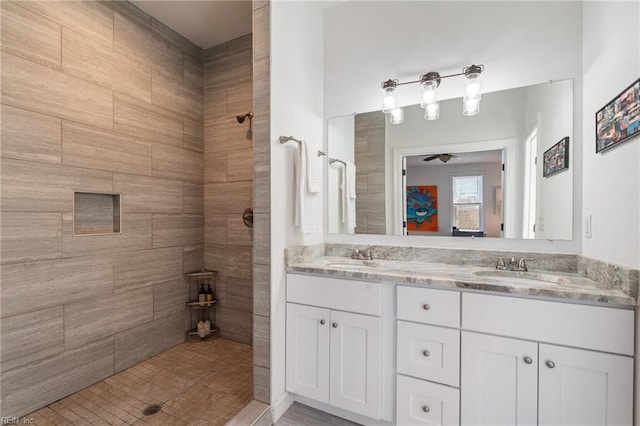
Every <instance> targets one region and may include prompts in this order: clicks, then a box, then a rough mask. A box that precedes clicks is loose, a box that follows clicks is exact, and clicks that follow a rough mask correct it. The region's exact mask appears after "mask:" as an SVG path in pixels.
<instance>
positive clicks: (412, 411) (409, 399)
mask: <svg viewBox="0 0 640 426" xmlns="http://www.w3.org/2000/svg"><path fill="white" fill-rule="evenodd" d="M397 383H398V391H397V398H396V401H397V406H396V408H397V413H396V424H398V425H400V426H403V425H404V426H417V425H447V426H449V425H451V426H453V425H459V412H460V393H459V392H460V391H459V390H458V389H454V388H450V387H447V386H443V385H438V384H435V383H430V382H425V381H423V380H418V379H413V378H411V377H405V376H398V382H397Z"/></svg>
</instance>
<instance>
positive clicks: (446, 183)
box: [407, 160, 502, 238]
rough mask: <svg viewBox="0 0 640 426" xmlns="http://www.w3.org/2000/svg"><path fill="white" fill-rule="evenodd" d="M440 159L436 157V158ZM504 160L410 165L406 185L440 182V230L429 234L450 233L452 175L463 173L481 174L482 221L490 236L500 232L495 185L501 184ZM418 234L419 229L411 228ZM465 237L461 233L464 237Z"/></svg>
mask: <svg viewBox="0 0 640 426" xmlns="http://www.w3.org/2000/svg"><path fill="white" fill-rule="evenodd" d="M435 161H437V160H435ZM500 168H501V163H475V164H460V165H455V164H445V165H437V166H426V167H407V186H410V185H437V186H438V232H437V233H431V232H428V233H427V234H430V235H451V218H452V212H451V209H452V201H451V200H452V195H453V194H452V192H453V191H452V182H453V181H452V178H453V176H462V175H474V174H475V175H482V185H483V194H482V198H483V207H484V209H483V213H482V214H483V221H484V231H485V234H486V236H487V237H499V236H500V212H499V211H494V188H495V187H498V186H502V176H501V172H500ZM411 234H415V235H419V234H420V232H416V231H411ZM461 238H462V237H461Z"/></svg>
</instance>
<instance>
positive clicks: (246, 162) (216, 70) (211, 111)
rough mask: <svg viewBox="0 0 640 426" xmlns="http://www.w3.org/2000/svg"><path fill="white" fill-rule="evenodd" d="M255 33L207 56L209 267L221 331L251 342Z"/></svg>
mask: <svg viewBox="0 0 640 426" xmlns="http://www.w3.org/2000/svg"><path fill="white" fill-rule="evenodd" d="M251 44H252V37H251V34H249V35H246V36H243V37H240V38H238V39H235V40H232V41H230V42H227V43H224V44H221V45H219V46H215V47H212V48H210V49H207V50H206V51H205V54H204V75H205V88H204V163H205V171H204V215H205V220H204V227H205V235H204V243H205V267H206V268H207V269H213V270H217V271H218V272H219V275H218V279H217V283H216V293H217V297H218V300H219V305H218V306H219V307H218V309H217V310H216V311H217V312H216V314H217V318H216V319H217V322H218V328H219V330H220V335H221V336H223V337H226V338H228V339H232V340H236V341H239V342H243V343H247V344H252V333H253V331H252V326H253V317H252V312H253V284H252V263H253V262H252V259H253V256H252V246H253V230H252V229H251V228H247V227H245V226H244V224H243V222H242V212H243V211H244V210H245V209H246V208H249V207H252V187H253V146H254V142H253V141H252V140H251V139H249V138H248V134H247V132H248V131H249V129H250V128H249V125H250V123H249V120H245V122H244V123H241V124H239V123H238V121H237V120H236V116H238V115H244V114H246V113H247V112H249V111H252V109H253V82H252V76H253V74H252V48H251Z"/></svg>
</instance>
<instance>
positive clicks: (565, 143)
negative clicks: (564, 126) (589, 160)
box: [542, 136, 569, 177]
mask: <svg viewBox="0 0 640 426" xmlns="http://www.w3.org/2000/svg"><path fill="white" fill-rule="evenodd" d="M543 161H544V163H543V164H542V176H544V177H547V176H551V175H552V174H554V173H558V172H559V171H561V170H565V169H568V168H569V136H565V137H564V138H562V139H561V140H560V142H558V143H556V144H555V145H553V146H552V147H551V148H549V149H548V150H546V151H545V152H544V156H543Z"/></svg>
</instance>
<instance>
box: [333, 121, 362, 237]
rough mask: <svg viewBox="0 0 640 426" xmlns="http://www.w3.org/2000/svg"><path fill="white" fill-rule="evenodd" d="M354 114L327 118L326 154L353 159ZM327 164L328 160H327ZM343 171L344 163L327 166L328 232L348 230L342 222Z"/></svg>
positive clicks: (343, 159) (345, 159)
mask: <svg viewBox="0 0 640 426" xmlns="http://www.w3.org/2000/svg"><path fill="white" fill-rule="evenodd" d="M355 125H356V122H355V116H354V115H347V116H343V117H334V118H331V119H329V120H327V140H328V141H329V142H328V143H327V156H328V157H331V158H336V159H339V160H342V161H351V162H353V161H354V158H355V143H356V141H355V134H356V128H355ZM327 164H328V162H327ZM342 173H344V164H342V163H333V164H329V165H328V167H327V182H328V184H327V214H326V217H327V221H328V224H327V227H328V230H329V233H330V234H331V233H333V234H335V233H343V234H344V233H347V232H350V231H349V229H348V227H347V224H346V223H344V222H342V192H341V191H340V182H341V177H342Z"/></svg>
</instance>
